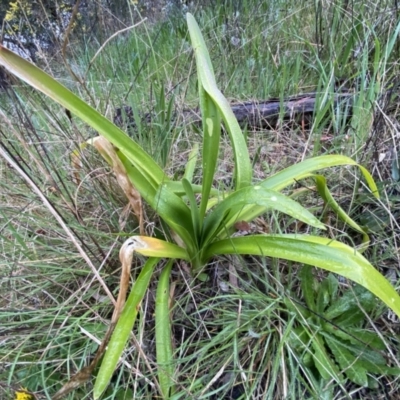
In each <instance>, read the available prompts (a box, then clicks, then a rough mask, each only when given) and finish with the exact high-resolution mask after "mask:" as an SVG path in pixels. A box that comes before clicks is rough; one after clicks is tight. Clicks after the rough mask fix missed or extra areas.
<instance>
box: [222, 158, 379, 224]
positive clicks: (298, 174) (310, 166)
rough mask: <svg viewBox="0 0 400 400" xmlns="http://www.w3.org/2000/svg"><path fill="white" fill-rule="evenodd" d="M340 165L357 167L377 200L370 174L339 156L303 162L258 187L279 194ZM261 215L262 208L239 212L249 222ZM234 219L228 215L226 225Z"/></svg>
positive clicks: (249, 208)
mask: <svg viewBox="0 0 400 400" xmlns="http://www.w3.org/2000/svg"><path fill="white" fill-rule="evenodd" d="M341 165H351V166H357V167H359V168H360V170H361V172H362V174H363V176H364V178H365V180H366V182H367V185H368V187H369V189H370V190H371V192H372V193H373V194H374V196H375V197H376V198H379V194H378V189H377V187H376V184H375V182H374V180H373V178H372V176H371V174H370V173H369V172H368V171H367V170H366V169H365V168H364V167H363V166H361V165H359V164H357V163H356V162H355V161H354V160H352V159H351V158H349V157H346V156H341V155H327V156H320V157H314V158H311V159H309V160H305V161H303V162H300V163H298V164H294V165H292V166H290V167H288V168H286V169H284V170H283V171H280V172H278V173H276V174H275V175H273V176H271V177H269V178H268V179H266V180H264V181H262V182H260V183H259V184H258V185H260V186H262V187H264V188H266V189H271V190H275V191H278V192H279V191H281V190H282V189H284V188H286V187H287V186H289V185H292V184H294V183H296V181H298V180H301V179H304V178H307V177H310V176H312V175H313V172H315V171H318V170H321V169H325V168H330V167H336V166H341ZM262 213H263V208H262V207H251V206H248V207H246V208H244V209H243V211H242V212H241V218H242V219H243V220H244V221H251V220H253V219H254V218H256V217H258V216H259V215H261V214H262ZM235 218H236V217H235V215H230V216H229V221H227V224H228V225H231V224H232V223H234V220H235ZM232 221H233V222H232Z"/></svg>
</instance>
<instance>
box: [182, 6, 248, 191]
mask: <svg viewBox="0 0 400 400" xmlns="http://www.w3.org/2000/svg"><path fill="white" fill-rule="evenodd" d="M186 18H187V24H188V27H189V33H190V38H191V41H192V46H193V49H194V51H195V56H196V64H197V73H198V75H199V81H200V84H201V85H202V87H203V88H204V90H205V91H206V92H207V93H208V95H209V96H210V98H211V99H212V100H213V102H214V103H215V105H216V106H217V107H218V109H219V111H220V113H221V117H222V119H223V121H224V124H225V127H226V129H227V131H228V133H229V136H230V139H231V143H232V147H233V153H234V158H235V168H236V169H235V185H236V186H235V187H236V189H241V188H242V187H245V186H247V185H250V183H251V177H252V169H251V163H250V158H249V153H248V149H247V144H246V141H245V139H244V137H243V134H242V130H241V129H240V126H239V124H238V122H237V120H236V117H235V115H234V114H233V111H232V109H231V107H230V105H229V102H228V100H227V99H226V98H225V97H224V95H223V94H222V93H221V92H220V90H219V89H218V86H217V84H216V82H215V78H214V72H213V69H212V66H211V60H210V56H209V54H208V50H207V47H206V44H205V42H204V39H203V36H202V34H201V32H200V29H199V26H198V25H197V22H196V20H195V19H194V18H193V16H192V15H191V14H189V13H188V14H187V15H186Z"/></svg>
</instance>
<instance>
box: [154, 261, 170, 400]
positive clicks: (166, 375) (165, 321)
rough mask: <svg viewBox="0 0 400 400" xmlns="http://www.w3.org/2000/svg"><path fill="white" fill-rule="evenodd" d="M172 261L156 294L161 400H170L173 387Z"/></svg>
mask: <svg viewBox="0 0 400 400" xmlns="http://www.w3.org/2000/svg"><path fill="white" fill-rule="evenodd" d="M172 264H173V260H170V261H169V262H168V263H167V265H166V266H165V267H164V269H163V270H162V272H161V275H160V280H159V281H158V286H157V294H156V309H155V315H156V352H157V371H158V380H159V384H160V388H161V391H162V395H163V399H164V400H167V399H169V398H170V394H172V393H171V392H173V386H174V365H173V358H172V338H171V320H170V312H169V277H170V275H171V269H172Z"/></svg>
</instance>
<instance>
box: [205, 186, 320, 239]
mask: <svg viewBox="0 0 400 400" xmlns="http://www.w3.org/2000/svg"><path fill="white" fill-rule="evenodd" d="M250 206H251V207H257V208H259V209H262V212H265V211H266V210H268V209H273V210H277V211H281V212H283V213H285V214H288V215H290V216H291V217H294V218H296V219H298V220H300V221H303V222H305V223H306V224H309V225H311V226H314V227H316V228H320V229H325V226H324V224H323V223H322V222H320V221H319V220H318V219H317V218H316V217H315V216H314V215H312V214H311V213H310V212H309V211H308V210H306V209H305V208H304V207H303V206H301V205H300V204H299V203H297V202H296V201H294V200H292V199H290V198H289V197H287V196H285V195H283V194H281V193H279V192H276V191H273V190H269V189H266V188H264V187H262V186H258V185H256V186H247V187H245V188H243V189H240V190H237V191H236V192H234V193H233V194H231V195H230V196H228V197H227V198H226V199H224V200H222V201H221V202H220V203H219V204H218V205H217V206H216V207H215V208H214V209H213V210H212V211H211V212H210V214H209V215H208V216H207V217H206V220H205V222H204V234H205V237H204V239H203V241H202V243H203V245H204V244H205V243H208V242H209V241H210V240H211V239H213V238H214V237H215V236H217V235H218V234H219V233H220V231H219V230H218V229H217V228H218V227H220V229H224V230H225V235H226V234H227V233H228V232H229V229H230V228H232V225H233V224H234V223H235V222H237V221H240V220H242V219H243V218H242V213H241V211H242V210H243V209H244V208H245V207H250ZM261 207H262V208H261ZM228 211H229V220H228V221H226V222H225V221H224V223H223V224H222V226H221V222H222V221H223V218H224V216H225V215H226V214H227V212H228ZM233 216H235V218H233Z"/></svg>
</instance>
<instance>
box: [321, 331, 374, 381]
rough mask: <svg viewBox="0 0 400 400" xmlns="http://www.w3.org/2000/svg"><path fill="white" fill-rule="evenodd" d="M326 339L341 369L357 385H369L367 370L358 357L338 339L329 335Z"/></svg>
mask: <svg viewBox="0 0 400 400" xmlns="http://www.w3.org/2000/svg"><path fill="white" fill-rule="evenodd" d="M325 341H326V343H327V345H328V347H329V349H330V351H331V352H332V354H333V356H334V357H335V361H336V362H337V363H338V364H339V367H340V368H341V371H342V372H344V374H345V375H346V376H347V377H348V378H349V379H350V380H351V381H352V382H354V383H356V384H357V385H360V386H368V379H367V373H366V372H367V371H366V370H365V368H364V367H363V366H362V365H361V363H359V362H358V360H357V358H356V357H355V356H354V355H353V354H352V353H351V352H350V351H349V350H347V349H346V347H344V346H343V345H342V344H341V343H340V342H339V341H338V340H332V339H331V338H330V337H329V336H325Z"/></svg>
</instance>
